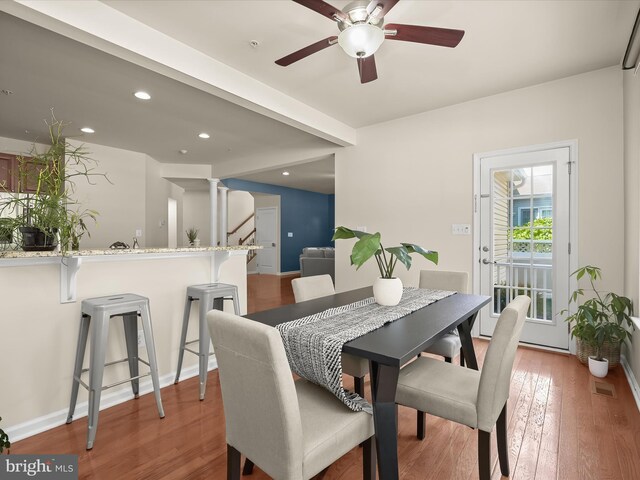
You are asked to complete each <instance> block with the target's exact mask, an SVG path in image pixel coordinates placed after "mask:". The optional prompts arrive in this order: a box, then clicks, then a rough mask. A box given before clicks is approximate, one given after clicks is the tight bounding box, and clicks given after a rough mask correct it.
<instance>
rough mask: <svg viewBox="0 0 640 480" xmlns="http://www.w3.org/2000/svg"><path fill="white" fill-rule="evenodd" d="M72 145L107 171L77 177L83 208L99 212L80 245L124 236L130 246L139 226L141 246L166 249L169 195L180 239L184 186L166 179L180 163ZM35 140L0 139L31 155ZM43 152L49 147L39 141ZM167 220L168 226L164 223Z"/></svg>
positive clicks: (187, 168) (1, 145)
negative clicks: (89, 179)
mask: <svg viewBox="0 0 640 480" xmlns="http://www.w3.org/2000/svg"><path fill="white" fill-rule="evenodd" d="M67 141H68V143H69V144H71V145H72V146H73V147H78V146H80V145H84V148H85V149H86V151H87V156H88V157H89V158H90V159H92V160H95V161H96V162H98V163H97V166H96V167H95V172H100V173H106V174H107V176H108V179H109V180H110V182H111V183H110V182H109V181H107V180H106V179H104V178H102V177H98V176H96V177H92V178H91V182H92V183H91V184H90V183H88V182H87V181H86V180H85V179H83V178H79V179H78V180H77V181H76V192H75V194H74V195H73V196H74V197H75V198H77V199H78V201H80V202H81V204H82V208H83V209H90V210H96V211H97V212H98V213H99V215H98V219H97V222H96V223H95V224H94V223H93V221H92V220H90V219H89V220H88V222H87V226H88V228H89V232H90V234H91V237H89V236H88V235H85V236H84V237H83V238H82V239H81V241H80V248H83V249H87V248H106V247H108V246H109V245H111V244H112V243H113V242H115V241H117V240H120V241H123V242H125V243H128V244H129V245H131V244H132V242H133V237H134V235H135V233H136V230H138V229H140V230H142V233H143V235H142V237H141V238H139V239H138V243H139V244H140V246H141V247H144V246H146V247H166V246H167V239H168V235H167V234H168V231H167V224H166V220H167V205H168V198H173V199H175V200H176V201H177V202H178V241H179V242H180V239H181V238H182V235H181V234H180V232H182V230H183V228H182V224H183V219H182V216H181V212H182V211H183V205H182V195H183V191H184V190H183V189H182V188H180V187H178V186H176V185H174V184H172V183H170V182H168V181H167V180H165V179H164V178H163V177H164V176H165V175H166V174H167V172H168V173H169V174H176V173H177V172H178V170H179V169H178V166H176V165H164V164H160V163H159V162H157V161H155V160H154V159H153V158H151V157H149V156H148V155H146V154H144V153H139V152H132V151H129V150H123V149H119V148H114V147H108V146H104V145H97V144H92V143H86V142H80V141H78V140H67ZM32 145H33V144H31V143H29V142H24V141H21V140H16V139H12V138H4V137H0V152H3V153H11V154H21V153H22V154H28V153H29V151H30V150H31V148H32ZM37 147H38V150H39V151H43V150H46V148H48V147H47V145H42V144H38V145H37ZM180 167H181V171H182V172H183V173H184V172H188V173H198V174H210V171H211V167H210V166H203V165H181V166H180ZM161 222H164V225H160V223H161Z"/></svg>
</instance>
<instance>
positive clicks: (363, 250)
mask: <svg viewBox="0 0 640 480" xmlns="http://www.w3.org/2000/svg"><path fill="white" fill-rule="evenodd" d="M345 238H357V239H358V241H357V242H356V243H355V244H354V245H353V249H352V251H351V257H350V258H351V265H355V266H356V270H357V269H359V268H360V267H361V266H362V265H364V263H365V262H366V261H367V260H369V259H370V258H375V259H376V263H377V265H378V269H379V270H380V277H378V278H377V279H376V280H375V282H374V283H373V296H374V298H375V299H376V302H377V303H378V304H380V305H387V306H393V305H397V304H398V303H399V302H400V299H401V298H402V281H401V280H400V279H399V278H397V277H394V276H393V271H394V269H395V267H396V265H397V263H398V262H400V263H402V264H403V265H404V266H405V267H406V268H407V270H409V269H410V268H411V261H412V259H411V254H412V253H417V254H419V255H422V256H423V257H424V258H426V259H427V260H429V261H431V262H433V263H435V264H436V265H437V264H438V252H434V251H432V250H425V249H424V248H422V247H420V246H418V245H415V244H413V243H401V244H400V245H399V246H397V247H389V248H385V247H384V246H383V245H382V243H381V241H380V233H379V232H376V233H366V232H361V231H358V230H351V229H350V228H347V227H338V228H336V231H335V233H334V234H333V239H332V240H339V239H345Z"/></svg>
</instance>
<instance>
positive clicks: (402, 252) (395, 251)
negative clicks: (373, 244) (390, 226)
mask: <svg viewBox="0 0 640 480" xmlns="http://www.w3.org/2000/svg"><path fill="white" fill-rule="evenodd" d="M385 250H386V251H387V252H389V253H390V254H391V255H394V256H395V257H396V258H397V259H398V260H399V261H400V262H401V263H402V264H403V265H404V266H405V267H406V268H407V270H409V269H410V268H411V256H410V255H409V253H410V252H409V251H408V250H407V249H406V248H405V247H404V246H400V247H389V248H385ZM391 273H392V274H393V272H391Z"/></svg>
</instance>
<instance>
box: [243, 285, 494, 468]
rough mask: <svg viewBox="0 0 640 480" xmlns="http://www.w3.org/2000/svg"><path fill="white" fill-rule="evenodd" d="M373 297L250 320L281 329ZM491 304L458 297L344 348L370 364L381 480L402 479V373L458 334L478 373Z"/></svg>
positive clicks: (343, 298)
mask: <svg viewBox="0 0 640 480" xmlns="http://www.w3.org/2000/svg"><path fill="white" fill-rule="evenodd" d="M372 296H373V290H372V288H371V287H365V288H359V289H356V290H350V291H346V292H341V293H336V294H334V295H328V296H325V297H320V298H316V299H314V300H308V301H305V302H300V303H295V304H291V305H285V306H282V307H278V308H274V309H271V310H265V311H262V312H256V313H250V314H248V315H245V317H246V318H249V319H251V320H255V321H257V322H260V323H263V324H267V325H271V326H273V327H275V326H276V325H279V324H281V323H285V322H290V321H292V320H297V319H300V318H304V317H307V316H309V315H314V314H316V313H320V312H323V311H325V310H328V309H330V308H335V307H340V306H343V305H348V304H351V303H353V302H357V301H359V300H363V299H365V298H369V297H372ZM490 300H491V297H488V296H484V295H471V294H463V293H456V294H453V295H450V296H448V297H445V298H443V299H440V300H437V301H435V302H433V303H431V304H429V305H427V306H426V307H423V308H421V309H419V310H416V311H414V312H412V313H409V314H407V315H405V316H402V317H400V318H399V319H397V320H395V321H393V322H390V323H387V324H385V325H384V326H382V327H380V328H378V329H376V330H373V331H371V332H369V333H366V334H364V335H362V336H360V337H358V338H356V339H354V340H351V341H350V342H347V343H345V344H344V346H343V348H342V351H343V352H344V353H348V354H351V355H355V356H358V357H362V358H366V359H367V360H369V373H370V379H371V398H372V402H371V404H372V407H373V422H374V427H375V436H376V454H377V461H378V473H379V476H380V479H381V480H397V479H398V478H399V468H398V426H397V424H396V421H397V417H396V404H395V397H396V388H397V385H398V375H399V373H400V369H401V368H402V366H403V365H405V364H406V363H408V362H409V361H411V360H412V359H413V358H415V357H416V356H417V355H419V354H420V353H421V352H422V351H424V349H425V348H427V347H428V346H429V345H431V344H432V343H433V342H435V341H436V340H438V339H439V338H441V337H442V336H443V335H445V334H447V333H448V332H451V331H452V330H455V329H457V330H458V333H459V335H460V341H461V343H462V352H463V355H464V359H465V362H466V365H467V367H468V368H473V369H476V370H477V369H478V363H477V360H476V356H475V351H474V348H473V341H472V338H471V329H472V327H473V324H474V322H475V320H476V317H477V315H478V312H479V311H480V309H482V307H484V306H485V305H487V304H488V303H489V302H490Z"/></svg>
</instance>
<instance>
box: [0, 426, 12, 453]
mask: <svg viewBox="0 0 640 480" xmlns="http://www.w3.org/2000/svg"><path fill="white" fill-rule="evenodd" d="M1 421H2V417H0V422H1ZM5 448H6V449H7V453H9V449H10V448H11V442H10V441H9V435H7V434H6V433H5V431H4V430H3V429H1V428H0V453H2V451H3V450H4V449H5Z"/></svg>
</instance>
